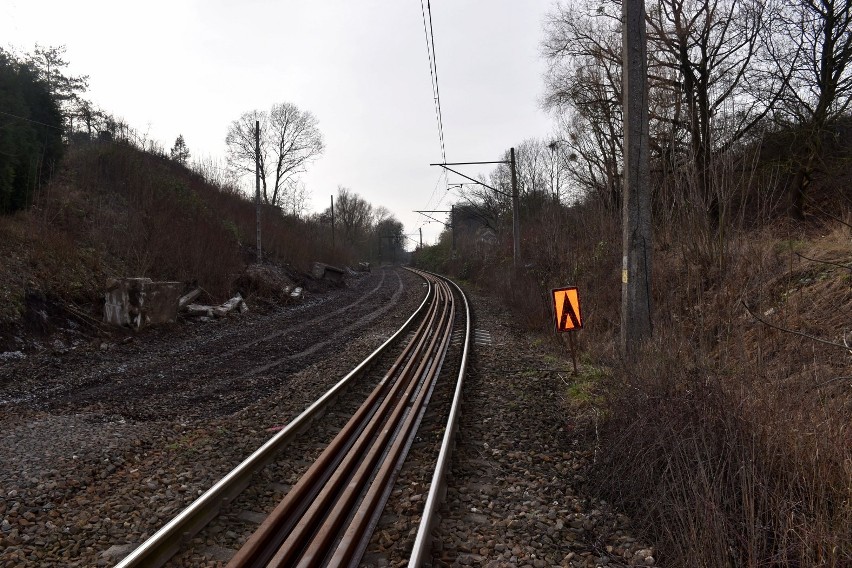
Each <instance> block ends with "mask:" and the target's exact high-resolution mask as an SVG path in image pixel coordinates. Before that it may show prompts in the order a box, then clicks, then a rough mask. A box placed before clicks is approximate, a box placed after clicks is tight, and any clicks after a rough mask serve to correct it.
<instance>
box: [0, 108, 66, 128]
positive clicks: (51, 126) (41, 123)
mask: <svg viewBox="0 0 852 568" xmlns="http://www.w3.org/2000/svg"><path fill="white" fill-rule="evenodd" d="M0 114H3V115H6V116H11V117H12V118H17V119H19V120H26V121H27V122H32V123H34V124H40V125H42V126H47V127H48V128H53V129H54V130H59V131H60V132H63V129H62V128H58V127H56V126H53V125H52V124H46V123H44V122H39V121H37V120H33V119H31V118H27V117H25V116H18V115H17V114H11V113H8V112H3V111H2V110H0Z"/></svg>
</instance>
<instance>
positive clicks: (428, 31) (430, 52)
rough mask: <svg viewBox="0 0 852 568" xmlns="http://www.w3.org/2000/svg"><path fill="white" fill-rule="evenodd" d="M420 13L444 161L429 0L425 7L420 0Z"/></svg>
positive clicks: (441, 121) (433, 35) (439, 98)
mask: <svg viewBox="0 0 852 568" xmlns="http://www.w3.org/2000/svg"><path fill="white" fill-rule="evenodd" d="M427 9H428V11H429V23H428V25H427V23H426V10H427ZM420 14H421V16H422V17H423V33H424V34H425V36H426V56H427V58H428V60H429V76H430V77H431V79H432V100H433V102H434V104H435V119H436V120H437V122H438V141H439V142H440V144H441V158H442V160H443V161H444V162H446V161H447V154H446V150H445V146H444V120H443V116H442V113H441V96H440V90H439V88H438V65H437V59H436V54H435V34H434V30H433V27H432V4H431V1H430V0H427V1H426V7H425V8H424V6H423V0H420Z"/></svg>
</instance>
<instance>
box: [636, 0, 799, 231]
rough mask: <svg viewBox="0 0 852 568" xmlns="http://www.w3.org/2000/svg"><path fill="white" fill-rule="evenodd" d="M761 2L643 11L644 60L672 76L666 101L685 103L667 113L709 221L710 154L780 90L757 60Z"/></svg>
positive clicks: (736, 136)
mask: <svg viewBox="0 0 852 568" xmlns="http://www.w3.org/2000/svg"><path fill="white" fill-rule="evenodd" d="M766 9H767V3H766V2H763V1H762V0H656V1H655V2H654V3H653V4H652V6H651V8H650V10H649V12H648V25H649V34H648V41H649V56H650V58H651V62H650V63H649V65H651V66H653V67H655V68H661V69H666V68H668V69H669V70H670V72H671V73H670V74H669V77H671V78H674V79H675V82H673V83H668V87H669V88H671V89H675V90H676V91H677V93H678V95H679V96H675V97H672V98H671V100H672V102H673V104H675V105H680V104H681V101H682V102H683V104H684V105H685V109H683V110H684V112H683V113H681V112H680V110H679V109H678V111H676V112H674V113H673V114H672V116H673V117H674V119H675V120H677V121H678V122H677V125H678V126H679V125H681V124H682V125H683V126H684V127H685V129H686V131H687V134H688V141H689V149H690V154H691V157H692V159H693V160H694V161H695V174H696V185H697V187H698V190H699V194H700V195H699V197H700V198H702V199H703V200H704V205H705V206H706V208H707V211H708V214H709V216H710V218H711V219H712V220H713V221H714V222H717V221H718V220H719V216H720V202H719V196H718V194H717V192H716V191H715V190H716V188H714V187H712V185H711V177H710V175H709V169H710V166H711V164H712V161H713V158H714V155H715V154H716V153H717V152H719V151H722V150H724V149H728V148H730V147H731V145H732V144H734V143H736V142H738V141H739V140H741V139H742V138H743V137H745V136H746V135H747V134H749V132H750V131H751V130H752V129H754V128H755V127H756V126H757V125H758V124H760V122H761V121H762V119H763V118H764V117H765V116H766V114H767V113H768V112H769V111H770V109H772V108H773V106H774V104H775V103H776V102H777V100H778V98H780V96H781V93H782V91H783V82H782V81H779V80H777V78H776V77H774V76H773V75H771V74H768V73H763V72H762V71H763V69H762V68H761V66H760V65H758V62H759V60H760V57H759V55H760V53H761V50H762V48H763V42H762V37H763V35H762V34H763V32H764V30H765V24H766ZM664 85H665V83H661V84H660V86H664Z"/></svg>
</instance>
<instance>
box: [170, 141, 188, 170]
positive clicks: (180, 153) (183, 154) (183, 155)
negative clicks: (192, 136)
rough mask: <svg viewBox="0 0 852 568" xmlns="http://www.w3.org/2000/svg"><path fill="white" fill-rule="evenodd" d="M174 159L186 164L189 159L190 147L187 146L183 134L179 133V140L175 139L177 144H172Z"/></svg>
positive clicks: (171, 152)
mask: <svg viewBox="0 0 852 568" xmlns="http://www.w3.org/2000/svg"><path fill="white" fill-rule="evenodd" d="M170 154H171V157H172V160H174V161H176V162H178V163H180V164H183V165H186V162H187V161H188V160H189V148H187V146H186V141H185V140H184V139H183V134H178V137H177V140H175V145H174V146H172V149H171V151H170Z"/></svg>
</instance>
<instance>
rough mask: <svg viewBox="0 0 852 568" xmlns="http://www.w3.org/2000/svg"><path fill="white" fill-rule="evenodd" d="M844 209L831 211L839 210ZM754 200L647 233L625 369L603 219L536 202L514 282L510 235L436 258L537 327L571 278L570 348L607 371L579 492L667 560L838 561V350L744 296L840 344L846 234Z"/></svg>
mask: <svg viewBox="0 0 852 568" xmlns="http://www.w3.org/2000/svg"><path fill="white" fill-rule="evenodd" d="M844 207H845V206H844V205H843V204H842V203H841V204H840V206H839V207H838V209H839V211H836V213H837V215H836V216H839V217H840V218H841V219H843V218H846V219H848V218H849V211H848V210H844ZM847 209H848V207H847ZM767 211H768V209H765V210H761V211H760V213H759V217H760V218H759V219H755V218H750V219H744V218H741V219H740V220H739V221H738V223H737V224H736V225H735V226H730V227H726V230H725V233H724V238H723V240H719V239H718V238H717V237H714V236H713V235H711V234H710V228H709V226H708V225H707V224H706V223H704V224H696V223H695V219H694V216H692V217H690V216H689V215H681V216H673V217H672V218H670V219H668V220H667V222H666V223H665V224H664V225H663V226H662V227H660V228H659V230H658V232H657V247H656V251H655V260H654V278H655V280H654V301H655V314H654V325H655V336H654V339H653V341H651V342H650V343H649V344H647V345H646V346H645V349H644V352H643V354H642V356H641V357H640V358H639V359H638V360H637V361H635V362H633V363H631V364H626V363H625V362H623V361H622V360H621V359H620V358H619V357H618V354H617V337H618V328H619V310H620V281H619V278H618V268H619V265H620V250H621V245H620V243H621V237H620V228H619V222H618V219H617V218H616V217H615V216H614V215H613V214H611V213H607V212H605V211H603V210H601V209H598V208H596V207H594V206H593V205H584V206H581V207H577V208H575V209H572V210H568V211H566V210H561V211H560V210H549V211H548V210H544V211H541V212H540V213H539V217H537V219H536V222H534V223H530V222H528V223H527V224H526V229H525V232H524V247H525V253H526V259H525V260H526V266H525V268H524V270H523V271H522V273H521V275H520V276H518V277H516V278H514V279H511V278H509V277H506V276H500V274H501V268H505V267H508V266H511V248H510V245H509V238H510V237H509V235H506V236H505V237H504V240H503V241H501V243H500V244H499V247H500V249H499V250H500V252H501V254H500V258H501V259H502V260H501V261H500V262H498V263H495V264H494V265H493V266H491V267H489V266H482V265H479V264H477V263H476V261H475V260H472V258H474V259H475V258H476V257H471V256H465V254H464V252H465V251H464V247H470V246H472V245H471V244H470V243H467V244H465V243H460V245H459V248H460V252H461V254H460V257H461V258H459V259H457V260H456V261H454V262H455V264H453V263H449V266H450V268H451V269H452V268H455V269H456V270H458V268H459V266H460V265H461V264H462V263H464V267H465V270H466V272H467V274H468V275H469V277H471V278H473V279H475V280H476V281H477V282H478V283H479V284H481V285H484V286H485V287H490V288H491V289H492V290H494V292H495V293H497V294H500V295H501V296H502V297H503V298H504V299H505V300H506V301H507V302H508V303H510V304H511V305H513V306H514V308H515V310H516V312H517V313H518V321H519V322H522V323H525V324H526V325H528V326H529V327H531V328H534V329H539V330H550V329H552V325H553V324H552V322H551V320H550V318H551V316H550V302H549V295H548V291H549V289H550V288H552V287H556V286H559V285H566V284H575V285H578V286H579V287H580V290H581V295H582V303H583V311H584V317H585V320H586V322H587V328H586V329H584V330H583V332H582V333H581V334H580V339H581V341H580V343H581V345H582V347H583V349H584V350H585V351H586V353H587V355H586V356H587V357H590V358H591V359H592V360H594V361H595V362H597V363H603V364H605V365H608V366H609V367H610V370H611V372H609V373H606V374H602V375H601V377H606V378H602V379H601V380H600V383H599V384H598V386H597V389H598V391H597V392H596V396H595V397H594V398H595V400H596V401H597V402H599V403H601V405H602V408H601V409H600V414H599V415H600V416H603V417H605V420H604V421H603V422H602V423H601V424H600V426H601V430H600V438H599V440H600V444H601V445H600V448H599V449H600V451H599V452H598V454H597V455H598V456H599V457H600V460H599V462H598V463H597V466H596V468H597V471H596V474H595V475H594V476H592V479H593V481H592V482H591V483H592V487H591V489H592V490H594V491H597V492H599V493H600V494H601V495H603V496H605V497H607V498H609V499H610V500H612V501H613V502H615V503H617V504H618V505H619V506H621V507H623V508H625V509H626V510H628V511H630V512H631V514H632V515H633V516H634V518H636V519H637V520H639V521H640V525H641V526H642V527H643V528H644V530H645V531H646V532H647V533H648V536H649V537H651V538H653V539H654V540H656V542H657V543H658V553H659V556H660V560H661V562H662V564H663V565H666V566H684V567H687V566H689V567H691V566H706V567H722V566H725V567H727V566H730V567H739V566H748V567H764V566H788V567H802V566H832V567H841V566H852V353H850V352H849V351H848V350H846V349H844V348H842V347H838V346H831V345H827V344H825V343H820V342H818V341H814V340H812V339H808V338H806V337H803V336H801V335H796V334H793V333H789V332H786V331H781V330H779V329H775V328H773V327H771V326H769V325H766V324H764V323H761V322H759V321H757V320H756V319H755V318H753V317H752V316H751V315H750V314H749V313H748V311H747V310H746V309H745V307H744V306H748V307H749V308H750V309H751V310H753V312H754V313H755V314H756V315H757V316H759V317H760V318H762V319H764V320H765V321H766V322H767V323H771V324H772V325H777V326H779V327H782V328H785V329H788V330H794V331H798V332H802V333H805V334H808V335H811V336H814V337H818V338H820V339H823V340H826V341H829V342H833V343H835V344H842V341H843V335H844V333H847V334H850V335H849V336H848V338H849V341H850V342H852V269H850V268H848V267H849V266H850V265H852V233H850V228H849V227H848V226H847V225H843V224H842V223H840V222H836V221H834V220H832V219H828V220H827V221H825V222H824V223H823V224H818V223H817V224H812V225H810V226H807V227H805V228H802V227H800V226H799V227H797V226H794V225H791V224H789V223H788V222H787V221H786V220H785V219H784V218H783V217H778V216H776V217H772V216H771V215H769V214H768V213H767ZM702 235H704V236H703V237H702ZM479 256H480V257H481V256H482V255H481V254H480V255H479ZM808 259H813V260H808ZM820 261H830V262H832V263H834V264H829V263H826V262H820ZM837 264H840V265H845V266H846V268H844V267H843V266H837Z"/></svg>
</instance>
